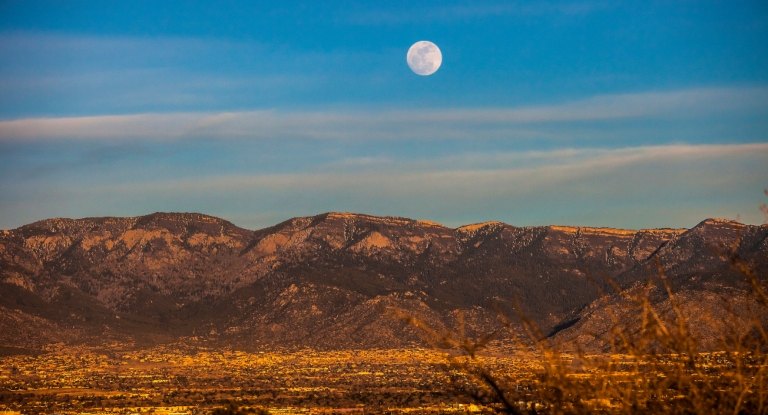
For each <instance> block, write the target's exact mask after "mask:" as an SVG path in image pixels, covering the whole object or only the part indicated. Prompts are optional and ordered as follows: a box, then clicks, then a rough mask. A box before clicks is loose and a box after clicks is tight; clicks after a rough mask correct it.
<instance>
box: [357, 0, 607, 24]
mask: <svg viewBox="0 0 768 415" xmlns="http://www.w3.org/2000/svg"><path fill="white" fill-rule="evenodd" d="M608 5H609V3H607V2H601V1H595V0H592V1H570V2H563V1H536V2H526V1H506V2H498V3H483V4H473V3H468V4H445V5H435V6H431V7H426V6H418V5H416V6H414V7H403V8H401V9H399V10H398V11H397V12H395V11H393V10H392V9H391V8H389V9H377V10H364V11H356V10H354V9H353V10H350V11H349V12H348V14H347V15H346V20H347V21H349V22H351V23H355V24H366V25H370V24H382V25H389V24H402V23H423V22H452V21H456V20H465V19H475V18H485V17H489V16H506V17H509V16H519V17H530V16H542V15H550V16H561V15H566V16H577V15H584V14H588V13H591V12H593V11H595V10H599V9H603V8H605V7H607V6H608Z"/></svg>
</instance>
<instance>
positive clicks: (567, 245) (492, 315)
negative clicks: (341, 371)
mask: <svg viewBox="0 0 768 415" xmlns="http://www.w3.org/2000/svg"><path fill="white" fill-rule="evenodd" d="M766 234H768V227H767V226H747V225H742V224H738V223H735V222H727V221H717V220H708V221H704V222H702V223H701V224H700V225H698V226H696V227H694V228H692V229H690V230H685V229H652V230H640V231H633V230H620V229H610V228H588V227H563V226H543V227H514V226H511V225H507V224H504V223H500V222H488V223H481V224H474V225H467V226H462V227H459V228H456V229H451V228H447V227H444V226H442V225H439V224H436V223H433V222H428V221H418V220H412V219H406V218H393V217H376V216H369V215H361V214H351V213H333V212H332V213H325V214H321V215H317V216H312V217H303V218H294V219H290V220H288V221H285V222H283V223H280V224H277V225H275V226H273V227H270V228H266V229H262V230H257V231H249V230H246V229H242V228H239V227H237V226H235V225H233V224H231V223H229V222H227V221H225V220H222V219H218V218H214V217H211V216H206V215H201V214H194V213H155V214H151V215H147V216H141V217H134V218H86V219H77V220H71V219H49V220H45V221H40V222H36V223H33V224H30V225H26V226H22V227H20V228H18V229H14V230H7V231H1V233H0V298H2V300H0V307H2V310H1V311H2V314H0V328H3V327H8V328H9V329H8V330H0V332H2V333H3V334H2V335H0V344H5V345H10V346H19V347H32V348H34V347H40V345H42V344H45V343H47V342H54V341H65V342H87V343H100V342H105V341H112V340H114V341H121V342H138V343H157V342H164V341H173V340H175V339H179V338H186V339H188V340H189V339H196V340H195V341H217V342H226V343H228V344H236V345H239V346H242V347H303V346H310V347H322V348H345V347H396V346H404V345H410V344H416V343H418V342H419V341H420V339H419V336H418V334H417V333H415V332H414V331H413V330H412V329H411V328H410V327H407V326H406V325H405V324H404V323H403V322H401V321H399V320H398V319H396V318H393V316H392V315H391V314H392V313H391V311H392V310H393V309H400V310H404V311H405V312H406V313H409V314H411V315H413V316H416V317H418V318H421V319H423V320H425V321H429V322H430V324H432V325H434V326H435V327H440V326H445V327H453V326H455V324H456V321H457V319H458V318H459V317H458V316H459V315H462V316H465V317H466V320H467V322H468V330H469V331H470V332H473V331H474V332H484V331H488V330H491V329H493V328H494V327H497V326H498V318H497V317H498V315H499V314H500V313H502V314H507V315H516V314H519V313H522V314H524V315H526V316H527V317H529V318H531V319H532V320H533V321H534V322H535V323H536V324H537V325H539V326H540V327H541V329H542V331H543V332H545V333H548V332H550V333H554V332H557V331H561V333H558V336H561V337H562V338H565V337H567V336H566V334H568V335H569V336H571V337H572V338H573V337H574V336H572V335H571V334H570V333H573V332H574V330H576V329H577V327H582V326H583V325H584V324H586V322H587V321H589V316H592V315H593V314H594V309H595V306H590V304H593V303H594V302H595V301H598V300H599V301H606V300H605V299H602V300H601V297H602V296H603V294H604V293H606V292H610V291H611V290H612V289H613V287H614V286H615V284H620V285H622V286H632V285H633V284H637V283H641V282H644V281H647V280H648V279H649V278H653V277H654V276H655V275H657V274H658V269H659V268H658V267H659V264H661V265H662V267H663V269H664V270H665V272H666V273H667V276H668V277H669V278H670V280H671V281H673V283H674V284H675V288H676V289H680V290H685V289H689V288H690V289H693V288H695V289H697V290H709V291H711V292H725V291H726V288H730V287H735V288H738V289H743V285H740V284H741V282H740V281H741V279H740V274H739V273H738V271H736V270H735V269H734V268H733V267H732V266H731V264H730V263H729V262H728V259H727V258H728V255H730V254H729V253H730V252H733V251H734V250H735V252H737V253H738V255H739V256H740V258H743V259H744V261H746V262H748V263H749V265H750V267H753V268H754V269H755V270H756V271H758V272H760V273H761V274H760V275H766V273H765V271H768V264H767V263H768V259H767V258H768V245H767V244H768V243H767V242H766ZM726 254H728V255H726ZM693 298H696V296H694V297H693ZM702 298H704V297H702ZM594 304H597V303H594ZM589 310H593V312H592V314H589V316H588V315H587V314H585V313H588V312H589ZM593 321H597V320H593ZM574 322H575V325H572V326H571V327H570V328H569V329H567V330H560V329H562V328H563V327H565V326H567V325H568V324H565V323H569V324H570V323H574ZM576 337H577V336H576ZM587 343H589V342H587ZM592 343H595V342H592ZM598 343H599V342H598ZM595 344H597V343H595ZM596 347H600V346H599V345H598V346H596Z"/></svg>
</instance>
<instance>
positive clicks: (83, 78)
mask: <svg viewBox="0 0 768 415" xmlns="http://www.w3.org/2000/svg"><path fill="white" fill-rule="evenodd" d="M616 3H619V4H616ZM423 39H426V40H431V41H433V42H435V43H436V44H437V45H438V46H439V47H440V48H441V50H442V54H443V64H442V66H441V68H440V70H439V71H438V72H437V73H436V74H434V75H432V76H429V77H421V76H417V75H415V74H413V73H412V72H410V70H409V69H408V67H407V65H406V62H405V53H406V51H407V50H408V47H409V46H410V45H411V44H412V43H414V42H416V41H418V40H423ZM764 39H768V4H766V3H765V2H763V1H728V2H726V1H722V2H718V1H675V2H670V1H658V2H657V1H642V2H640V1H638V2H606V1H590V0H587V1H563V2H555V1H551V2H550V1H536V2H514V1H503V2H502V1H499V2H482V1H472V2H451V1H440V2H413V1H408V2H406V1H403V2H395V1H393V2H341V1H338V2H290V1H285V2H273V1H270V2H267V1H264V2H261V1H244V2H235V1H232V2H216V4H213V2H189V1H184V2H181V1H180V2H172V1H167V2H159V1H147V2H142V1H131V2H117V1H115V2H87V1H80V2H76V1H71V2H60V1H52V2H36V1H18V2H15V1H3V2H0V228H4V229H6V228H12V227H16V226H20V225H22V224H25V223H28V222H31V221H34V220H38V219H42V218H47V217H84V216H125V215H130V216H133V215H141V214H146V213H150V212H154V211H198V212H204V213H209V214H212V215H216V216H221V217H224V218H226V219H229V220H232V221H233V222H235V223H236V224H238V225H240V226H244V227H249V228H259V227H264V226H269V225H272V224H274V223H277V222H279V221H281V220H284V219H287V218H289V217H293V216H304V215H312V214H316V213H320V212H324V211H353V212H364V213H371V214H379V215H396V216H407V217H414V218H423V219H432V220H436V221H440V222H442V223H444V224H446V225H449V226H458V225H461V224H465V223H472V222H479V221H484V220H502V221H505V222H508V223H510V224H515V225H541V224H570V225H593V226H615V227H629V228H640V227H663V226H674V227H677V226H692V225H694V224H696V223H697V222H698V221H700V220H701V219H704V218H706V217H712V216H719V217H729V218H739V219H740V220H742V221H744V222H749V223H760V222H762V221H763V217H762V215H761V213H760V211H759V209H758V206H759V204H760V203H761V202H764V201H765V197H764V195H763V192H762V190H763V189H764V188H766V187H768V42H765V40H764Z"/></svg>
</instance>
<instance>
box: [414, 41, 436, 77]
mask: <svg viewBox="0 0 768 415" xmlns="http://www.w3.org/2000/svg"><path fill="white" fill-rule="evenodd" d="M406 60H407V61H408V66H409V67H410V68H411V70H412V71H413V72H414V73H415V74H417V75H422V76H427V75H432V74H433V73H435V72H437V70H438V69H440V64H441V63H443V54H442V53H440V48H438V47H437V45H435V44H434V43H432V42H430V41H428V40H420V41H418V42H416V43H414V44H413V45H411V47H410V48H409V49H408V55H407V56H406Z"/></svg>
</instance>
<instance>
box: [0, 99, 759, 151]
mask: <svg viewBox="0 0 768 415" xmlns="http://www.w3.org/2000/svg"><path fill="white" fill-rule="evenodd" d="M727 113H735V114H741V113H747V114H749V113H759V114H768V87H763V86H760V87H752V88H746V87H745V88H700V89H688V90H678V91H667V92H643V93H634V94H614V95H601V96H595V97H591V98H587V99H582V100H577V101H572V102H566V103H561V104H553V105H546V106H530V107H516V108H465V109H428V110H386V109H385V110H359V111H354V110H351V111H325V112H324V111H304V112H291V111H284V110H253V111H238V112H217V113H166V114H163V113H153V114H132V115H106V116H85V117H65V118H27V119H18V120H6V121H0V141H15V140H68V139H71V140H78V139H82V140H158V139H159V140H169V139H170V140H178V139H190V138H191V139H195V138H212V139H229V138H251V139H269V138H281V139H282V138H306V139H319V140H350V139H354V140H358V139H359V140H364V139H374V140H376V139H422V138H427V139H428V138H444V139H465V138H471V139H477V138H504V137H510V138H516V137H519V136H526V135H528V136H531V135H535V134H538V133H539V132H537V131H536V128H535V127H536V126H542V125H554V124H558V123H568V122H601V121H611V120H624V119H648V118H655V119H670V118H673V119H674V118H678V119H679V118H683V119H687V118H691V117H694V116H703V115H709V114H720V115H722V114H727Z"/></svg>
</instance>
